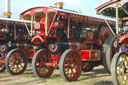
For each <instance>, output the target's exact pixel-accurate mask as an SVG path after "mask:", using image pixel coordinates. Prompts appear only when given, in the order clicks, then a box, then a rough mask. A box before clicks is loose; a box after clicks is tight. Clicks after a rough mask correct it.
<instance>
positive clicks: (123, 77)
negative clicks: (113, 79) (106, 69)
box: [116, 54, 128, 85]
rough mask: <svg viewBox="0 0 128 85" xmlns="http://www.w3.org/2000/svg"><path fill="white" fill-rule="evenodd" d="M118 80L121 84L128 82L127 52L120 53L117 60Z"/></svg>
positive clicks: (124, 84)
mask: <svg viewBox="0 0 128 85" xmlns="http://www.w3.org/2000/svg"><path fill="white" fill-rule="evenodd" d="M116 73H117V80H118V83H119V84H120V85H126V84H127V83H128V56H127V55H126V54H122V55H120V57H119V59H118V62H117V68H116Z"/></svg>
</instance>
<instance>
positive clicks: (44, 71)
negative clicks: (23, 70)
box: [35, 51, 54, 77]
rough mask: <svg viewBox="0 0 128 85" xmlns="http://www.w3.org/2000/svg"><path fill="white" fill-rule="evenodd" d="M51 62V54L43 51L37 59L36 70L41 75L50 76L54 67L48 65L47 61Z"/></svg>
mask: <svg viewBox="0 0 128 85" xmlns="http://www.w3.org/2000/svg"><path fill="white" fill-rule="evenodd" d="M48 62H50V55H49V52H48V51H42V52H40V53H39V54H38V56H37V59H36V63H35V64H36V65H35V66H36V71H37V73H38V74H39V76H40V77H49V76H50V75H51V74H52V72H53V70H54V68H53V67H52V66H47V65H46V63H48Z"/></svg>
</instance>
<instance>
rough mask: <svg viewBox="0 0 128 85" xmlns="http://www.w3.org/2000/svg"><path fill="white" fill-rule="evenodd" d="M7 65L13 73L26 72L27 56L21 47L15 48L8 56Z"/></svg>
mask: <svg viewBox="0 0 128 85" xmlns="http://www.w3.org/2000/svg"><path fill="white" fill-rule="evenodd" d="M5 66H6V69H7V71H8V72H9V73H10V74H12V75H19V74H22V73H24V71H25V70H26V68H27V56H26V53H25V52H24V51H23V50H21V49H13V50H11V51H9V53H8V54H7V56H6V60H5Z"/></svg>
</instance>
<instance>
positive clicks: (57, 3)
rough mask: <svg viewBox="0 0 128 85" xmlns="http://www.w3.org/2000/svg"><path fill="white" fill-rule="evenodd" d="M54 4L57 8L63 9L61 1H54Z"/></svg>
mask: <svg viewBox="0 0 128 85" xmlns="http://www.w3.org/2000/svg"><path fill="white" fill-rule="evenodd" d="M55 6H56V7H57V8H60V9H63V6H64V3H63V2H56V3H55Z"/></svg>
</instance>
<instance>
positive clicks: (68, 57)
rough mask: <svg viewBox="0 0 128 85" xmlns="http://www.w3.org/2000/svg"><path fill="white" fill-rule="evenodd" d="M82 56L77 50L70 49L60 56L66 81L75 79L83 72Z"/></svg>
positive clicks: (62, 74)
mask: <svg viewBox="0 0 128 85" xmlns="http://www.w3.org/2000/svg"><path fill="white" fill-rule="evenodd" d="M81 66H82V61H81V56H80V54H79V53H78V52H77V51H75V50H71V49H68V50H66V51H65V52H64V53H63V54H62V56H61V58H60V66H59V69H60V74H61V76H62V77H63V79H64V80H66V81H75V80H77V79H78V77H79V76H80V73H81Z"/></svg>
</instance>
